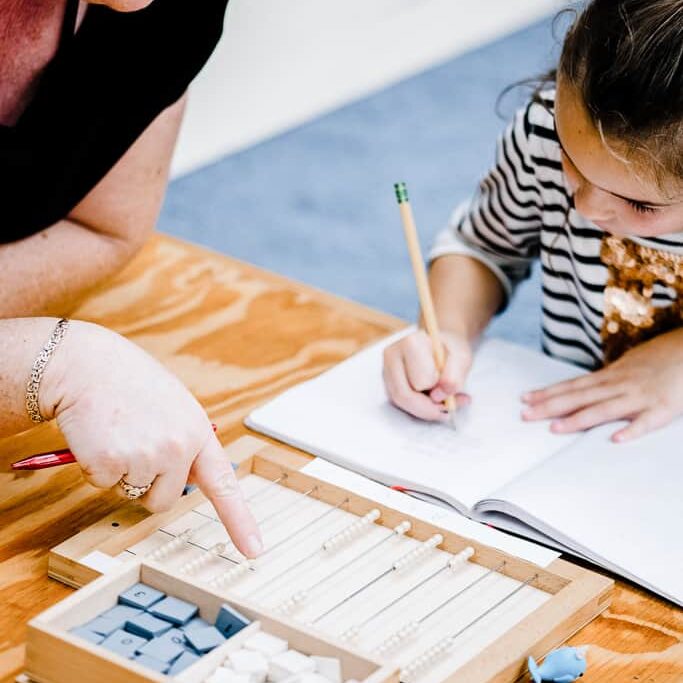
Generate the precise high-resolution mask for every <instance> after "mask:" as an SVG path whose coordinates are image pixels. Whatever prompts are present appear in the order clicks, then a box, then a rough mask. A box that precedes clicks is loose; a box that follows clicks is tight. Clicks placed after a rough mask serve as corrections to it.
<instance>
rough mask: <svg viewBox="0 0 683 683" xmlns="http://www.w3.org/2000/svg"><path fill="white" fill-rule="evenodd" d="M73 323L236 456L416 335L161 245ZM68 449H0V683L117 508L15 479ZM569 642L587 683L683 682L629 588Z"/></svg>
mask: <svg viewBox="0 0 683 683" xmlns="http://www.w3.org/2000/svg"><path fill="white" fill-rule="evenodd" d="M70 315H71V317H74V318H81V319H85V320H91V321H93V322H97V323H100V324H102V325H105V326H107V327H110V328H112V329H114V330H116V331H117V332H120V333H121V334H124V335H126V336H127V337H128V338H130V339H131V340H133V341H134V342H136V343H137V344H139V345H140V346H142V347H143V348H145V349H146V350H147V351H149V352H150V353H152V354H153V355H154V356H156V357H157V358H158V359H159V360H161V361H162V362H163V363H164V364H165V365H166V366H167V367H168V368H169V369H170V370H172V371H173V372H175V373H176V374H177V375H179V376H180V377H181V379H182V380H183V381H184V382H185V383H186V384H187V386H188V387H189V388H190V390H191V391H192V392H193V393H194V394H195V395H196V396H197V398H198V399H199V400H200V401H201V402H202V404H203V405H204V406H205V408H206V409H207V411H208V413H209V415H210V416H211V419H212V421H213V422H215V423H216V424H217V425H218V428H219V437H220V438H221V440H222V441H223V442H224V443H227V442H228V441H231V440H233V439H235V438H237V437H238V436H241V435H242V434H244V433H246V431H247V430H246V429H245V427H243V426H242V424H241V422H242V419H243V418H244V416H245V415H246V414H247V413H248V412H249V410H251V409H252V408H253V407H254V406H256V405H258V404H260V403H262V402H263V401H265V400H266V399H268V398H270V397H272V396H274V395H275V394H277V393H279V392H281V391H282V390H283V389H285V388H287V387H289V386H291V385H293V384H295V383H297V382H300V381H302V380H304V379H307V378H310V377H313V376H314V375H316V374H318V373H320V372H322V371H323V370H325V369H326V368H328V367H330V366H331V365H333V364H335V363H337V362H339V361H340V360H342V359H344V358H346V357H347V356H349V355H350V354H352V353H354V352H355V351H357V350H358V349H360V348H362V347H363V346H365V345H367V344H368V343H370V342H372V341H373V340H375V339H377V338H379V337H382V336H384V335H386V334H388V333H389V332H391V331H394V330H396V329H399V328H400V327H401V326H402V325H404V323H403V322H402V321H400V320H398V319H396V318H393V317H391V316H388V315H385V314H382V313H379V312H377V311H372V310H370V309H368V308H365V307H363V306H360V305H358V304H355V303H352V302H349V301H345V300H343V299H339V298H337V297H334V296H331V295H328V294H326V293H324V292H320V291H317V290H315V289H313V288H311V287H307V286H304V285H301V284H298V283H295V282H292V281H290V280H286V279H284V278H281V277H279V276H276V275H273V274H270V273H266V272H264V271H262V270H259V269H257V268H255V267H253V266H250V265H247V264H244V263H240V262H238V261H235V260H233V259H230V258H227V257H225V256H222V255H220V254H215V253H212V252H209V251H206V250H204V249H202V248H200V247H196V246H194V245H189V244H186V243H183V242H179V241H176V240H172V239H170V238H167V237H156V238H154V239H153V240H152V241H151V242H150V243H149V244H148V245H147V247H146V248H145V249H144V250H143V252H142V253H141V254H140V255H139V256H138V257H137V258H136V259H135V260H134V261H133V262H132V263H131V264H130V265H129V266H128V268H126V269H125V270H124V271H123V272H122V273H120V274H119V275H118V276H117V277H116V278H114V279H113V280H112V281H110V282H109V283H107V284H106V285H105V286H103V287H101V288H99V289H98V290H96V291H94V292H92V293H91V294H90V295H89V296H88V297H87V299H85V300H84V301H82V302H80V303H79V304H78V305H77V306H76V307H75V308H74V310H73V311H71V312H70ZM63 443H64V442H63V440H62V439H61V437H60V435H59V434H58V432H57V431H56V430H55V429H54V427H53V426H52V425H42V426H41V427H39V428H37V429H34V430H32V431H31V432H27V433H25V434H22V435H19V436H17V437H13V438H10V439H5V440H2V441H0V478H1V479H0V481H1V485H0V529H2V531H1V533H0V681H10V680H12V679H13V678H14V677H15V676H16V675H17V674H18V673H20V672H21V670H22V662H23V657H24V641H25V624H26V622H27V621H28V620H29V619H30V618H31V617H33V616H34V615H36V614H37V613H39V612H41V611H42V610H44V609H45V608H47V607H48V606H50V605H52V604H53V603H54V602H56V601H57V600H59V599H61V598H62V597H64V596H66V595H67V594H68V593H69V592H70V589H68V588H66V587H65V586H63V585H61V584H59V583H57V582H55V581H52V580H50V579H48V578H47V553H48V550H49V549H50V548H51V547H53V546H55V545H57V544H58V543H60V542H62V541H63V540H65V539H66V538H69V537H70V536H72V535H73V534H75V533H76V532H77V531H79V530H80V529H82V528H83V527H85V526H87V525H89V524H91V523H92V522H94V521H96V520H97V519H99V518H100V517H102V516H103V515H105V514H107V513H108V512H110V511H112V510H113V509H115V507H116V506H117V505H118V504H119V499H118V498H117V497H116V496H115V495H114V494H112V493H109V492H100V491H98V490H96V489H94V488H92V487H90V486H89V485H88V484H86V483H85V482H84V481H83V480H82V478H81V477H80V474H79V470H78V467H76V466H69V467H62V468H55V469H52V470H44V471H41V472H27V473H16V474H14V473H11V472H10V469H9V466H10V463H11V462H12V461H14V460H16V459H18V458H20V457H24V456H25V455H29V454H31V453H35V452H38V451H43V450H48V449H50V448H55V447H60V446H62V445H63ZM624 542H628V541H627V539H624ZM682 571H683V569H682ZM571 642H572V644H589V645H590V648H589V650H588V660H589V669H588V673H587V674H586V676H585V677H584V678H583V679H582V680H584V681H586V683H591V682H593V681H600V682H601V683H603V682H607V681H615V682H617V681H618V682H619V683H624V682H626V681H638V682H639V683H674V682H679V681H681V682H683V611H682V610H680V609H678V608H676V607H674V606H673V605H671V604H668V603H666V602H664V601H662V600H659V599H658V598H655V597H653V596H652V595H650V594H648V593H646V592H644V591H641V590H639V589H637V588H634V587H632V586H630V585H627V584H625V583H623V582H618V583H617V588H616V591H615V595H614V599H613V603H612V606H611V607H610V609H609V610H608V611H607V612H606V613H604V614H603V615H602V616H600V617H599V618H598V619H596V620H595V621H594V622H592V623H591V624H590V625H588V626H587V627H585V628H584V629H582V630H581V631H580V632H579V633H578V634H577V635H576V636H575V637H574V638H573V639H572V641H571Z"/></svg>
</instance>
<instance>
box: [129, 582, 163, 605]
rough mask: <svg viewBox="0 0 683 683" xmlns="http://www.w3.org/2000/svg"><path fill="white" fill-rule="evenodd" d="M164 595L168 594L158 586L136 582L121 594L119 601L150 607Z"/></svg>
mask: <svg viewBox="0 0 683 683" xmlns="http://www.w3.org/2000/svg"><path fill="white" fill-rule="evenodd" d="M164 597H166V594H165V593H162V592H161V591H158V590H157V589H156V588H152V587H151V586H146V585H145V584H144V583H136V584H135V585H134V586H131V587H130V588H129V589H128V590H127V591H124V592H123V593H121V595H119V602H120V603H121V604H122V605H131V606H132V607H139V608H140V609H149V608H150V607H151V606H152V605H153V604H154V603H155V602H159V600H161V599H162V598H164Z"/></svg>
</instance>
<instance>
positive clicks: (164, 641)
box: [137, 628, 186, 662]
mask: <svg viewBox="0 0 683 683" xmlns="http://www.w3.org/2000/svg"><path fill="white" fill-rule="evenodd" d="M185 651H186V648H185V634H184V633H183V632H182V631H180V630H178V629H177V628H173V629H171V630H170V631H167V632H166V633H164V634H163V635H162V636H159V637H158V638H154V640H150V641H149V642H148V643H147V644H145V645H143V646H142V647H140V648H138V650H137V653H138V654H141V655H148V656H150V657H154V659H159V660H161V661H162V662H172V661H174V660H175V659H177V658H178V657H180V655H182V654H183V653H184V652H185Z"/></svg>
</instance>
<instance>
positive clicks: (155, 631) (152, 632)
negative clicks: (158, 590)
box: [126, 612, 173, 639]
mask: <svg viewBox="0 0 683 683" xmlns="http://www.w3.org/2000/svg"><path fill="white" fill-rule="evenodd" d="M171 628H173V626H172V625H171V624H169V622H168V621H164V620H163V619H158V618H157V617H155V616H152V615H151V614H147V612H145V613H143V614H140V615H139V616H137V617H134V618H133V619H129V620H128V621H127V622H126V631H128V633H134V634H135V635H136V636H142V637H143V638H147V639H150V638H157V637H158V636H161V635H163V634H164V633H166V631H170V630H171Z"/></svg>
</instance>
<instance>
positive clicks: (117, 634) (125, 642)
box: [101, 631, 147, 658]
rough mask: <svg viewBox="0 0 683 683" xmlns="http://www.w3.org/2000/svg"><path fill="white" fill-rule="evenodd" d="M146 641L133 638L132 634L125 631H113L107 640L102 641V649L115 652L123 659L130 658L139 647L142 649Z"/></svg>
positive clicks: (137, 637)
mask: <svg viewBox="0 0 683 683" xmlns="http://www.w3.org/2000/svg"><path fill="white" fill-rule="evenodd" d="M146 642H147V641H146V640H145V639H144V638H141V637H140V636H135V635H133V634H132V633H126V632H125V631H114V633H112V634H111V635H110V636H109V637H108V638H106V639H105V640H103V641H102V643H101V645H102V647H106V648H107V650H111V651H112V652H116V653H118V654H120V655H123V656H124V657H128V658H130V657H132V656H133V655H134V654H135V651H136V650H138V649H139V648H140V647H144V645H145V643H146Z"/></svg>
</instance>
